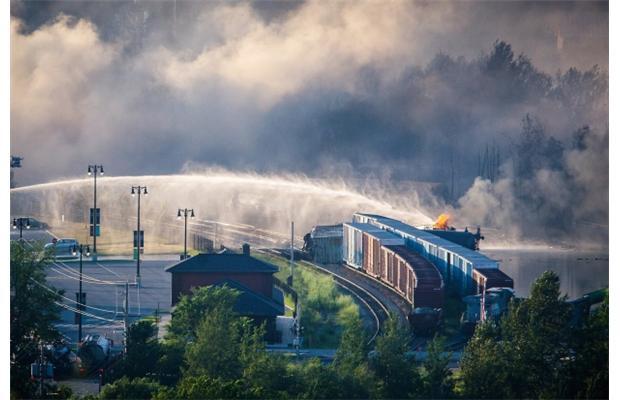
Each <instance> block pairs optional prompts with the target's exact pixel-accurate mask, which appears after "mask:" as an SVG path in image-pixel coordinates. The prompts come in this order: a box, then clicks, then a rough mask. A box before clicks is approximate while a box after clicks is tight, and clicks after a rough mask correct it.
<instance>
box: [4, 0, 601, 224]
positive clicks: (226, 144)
mask: <svg viewBox="0 0 620 400" xmlns="http://www.w3.org/2000/svg"><path fill="white" fill-rule="evenodd" d="M277 4H280V3H277ZM12 15H13V18H12V22H11V29H12V35H11V41H12V43H11V70H12V78H11V88H12V96H11V127H12V133H11V151H12V152H13V153H15V154H20V155H22V156H24V157H25V158H26V159H25V161H24V165H25V167H24V168H23V169H22V170H20V171H18V174H17V180H18V182H19V183H20V184H27V183H34V182H42V181H47V180H49V179H54V178H60V177H66V176H75V175H76V174H79V173H80V172H81V170H82V169H83V168H84V166H85V165H87V163H89V162H91V163H92V162H95V161H96V162H101V163H105V164H106V165H107V166H109V167H108V170H109V172H110V173H113V174H115V175H124V174H143V173H147V174H155V173H170V172H176V171H179V170H180V169H181V168H182V166H183V165H185V164H186V163H187V162H194V163H201V164H206V165H218V166H223V167H226V168H229V169H233V170H253V171H258V172H280V171H287V172H294V173H303V174H307V175H311V176H322V177H339V178H346V179H347V180H349V181H358V180H362V181H364V182H365V184H367V182H368V179H367V178H368V177H369V176H370V177H371V178H373V179H374V180H376V181H380V182H391V185H395V186H394V187H402V185H403V184H404V182H409V181H412V180H415V181H430V182H434V184H433V185H432V186H433V187H435V189H436V193H439V194H441V195H440V196H439V197H436V198H432V199H430V198H429V197H428V196H424V198H425V199H426V200H427V208H429V209H431V210H432V211H440V210H442V209H446V208H448V207H450V205H452V206H454V207H455V208H456V211H455V214H456V216H457V219H456V222H458V223H461V224H484V225H491V226H495V227H498V228H502V229H504V230H506V231H514V232H515V234H522V233H524V231H525V228H526V226H524V224H522V223H519V222H518V221H521V219H520V218H519V215H521V213H526V215H530V212H531V211H532V210H531V208H529V207H528V206H527V203H528V199H526V198H525V197H524V196H523V194H522V193H521V192H519V191H532V192H535V193H536V196H537V199H539V201H540V202H541V204H543V206H546V207H548V208H547V209H545V208H544V207H542V206H541V207H539V208H538V209H537V210H538V211H536V212H537V213H540V212H543V211H542V210H546V211H545V212H550V213H555V212H556V211H558V210H564V211H566V210H567V209H568V210H571V212H570V213H569V214H570V223H569V224H568V225H566V224H565V223H563V222H559V221H555V220H554V221H546V222H545V223H548V224H550V225H551V226H553V227H554V230H553V231H554V232H556V231H557V232H560V233H563V234H565V233H566V232H569V231H570V230H571V229H572V228H574V227H575V226H577V225H575V223H576V221H589V222H592V223H595V224H603V225H605V224H606V215H607V214H606V210H607V203H606V200H605V201H601V198H602V196H596V195H593V194H590V192H589V191H588V190H585V188H587V187H592V188H596V190H597V191H598V192H599V193H602V192H605V191H606V189H607V186H608V175H607V173H606V168H607V158H606V157H605V156H604V155H605V154H606V153H605V152H606V151H607V147H606V146H607V139H606V138H607V134H606V132H607V126H606V124H607V115H608V103H607V96H608V94H607V93H608V92H607V72H606V69H607V53H608V50H607V49H608V45H607V42H608V38H607V33H606V32H607V26H608V17H607V5H606V4H599V3H584V2H577V3H558V2H550V3H520V2H509V3H505V2H502V3H488V2H481V3H469V2H463V3H447V2H446V3H444V2H441V3H437V2H434V3H425V2H411V3H409V2H394V3H379V2H305V3H287V4H285V5H282V6H274V5H273V4H271V3H264V2H258V3H216V2H178V3H177V4H176V8H174V7H173V3H172V2H169V3H166V2H122V3H121V2H118V3H116V2H115V3H109V2H73V1H72V2H59V3H34V2H23V3H22V2H13V3H12ZM515 21H519V23H515ZM497 39H500V40H505V41H506V42H507V43H510V45H508V44H506V43H504V42H496V40H497ZM521 53H523V54H524V56H519V54H521ZM595 65H598V68H595V67H594V66H595ZM570 67H576V69H570ZM526 115H531V116H532V118H533V119H535V120H536V121H538V123H539V124H540V126H541V127H542V128H541V129H542V131H543V133H544V136H545V138H548V137H553V138H555V140H557V142H558V143H560V144H561V146H562V151H561V154H560V155H557V154H556V156H554V157H551V158H553V159H555V160H556V161H557V162H556V165H553V166H548V165H537V164H535V165H533V169H532V171H531V174H532V176H522V173H521V172H520V171H518V170H513V169H511V168H512V165H513V164H514V160H517V159H518V157H517V154H514V153H512V152H511V151H510V150H511V149H514V148H515V143H519V142H520V139H521V136H522V131H523V122H522V121H523V119H524V118H525V116H526ZM583 126H588V127H589V131H588V134H586V135H585V136H584V139H583V142H584V144H582V145H580V147H579V146H578V147H572V144H571V143H572V142H573V135H574V132H576V131H577V130H578V129H580V128H582V127H583ZM487 146H493V148H498V149H499V154H500V156H499V162H498V164H500V165H501V174H500V173H498V174H497V176H496V177H494V179H493V182H491V181H486V180H483V179H478V180H474V179H475V177H476V176H477V175H479V172H480V171H479V166H478V164H479V156H482V154H483V152H484V150H485V149H486V147H487ZM552 150H553V149H552V148H551V147H550V148H549V151H551V152H552V153H553V151H552ZM556 153H557V152H556ZM602 155H603V156H602ZM542 157H543V158H544V155H543V156H542ZM452 182H453V183H452ZM517 182H518V183H517ZM551 183H553V184H554V185H555V186H553V185H551ZM472 185H473V186H472ZM528 185H529V186H528ZM410 193H411V191H403V192H402V194H403V196H409V194H410ZM461 196H463V197H461ZM565 196H568V198H565ZM571 196H576V197H571ZM459 198H460V200H459ZM584 205H585V206H584ZM580 210H590V211H587V212H586V211H583V212H584V213H586V214H587V215H586V214H583V215H582V214H580V213H581V212H582V211H580ZM533 215H536V213H534V214H533ZM523 221H528V222H529V221H534V228H536V229H533V230H534V231H536V232H539V233H540V232H545V229H540V228H541V225H544V224H545V223H541V222H540V221H536V220H535V218H533V217H532V218H525V219H523ZM597 226H598V225H597ZM571 227H572V228H571ZM604 229H606V228H604Z"/></svg>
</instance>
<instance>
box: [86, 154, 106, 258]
mask: <svg viewBox="0 0 620 400" xmlns="http://www.w3.org/2000/svg"><path fill="white" fill-rule="evenodd" d="M97 172H99V173H100V174H101V176H103V165H97V164H94V165H90V164H89V165H88V176H91V175H92V176H93V178H94V183H95V184H94V192H93V211H92V219H93V221H92V223H91V226H92V230H93V233H92V234H93V261H97Z"/></svg>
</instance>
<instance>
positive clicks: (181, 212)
mask: <svg viewBox="0 0 620 400" xmlns="http://www.w3.org/2000/svg"><path fill="white" fill-rule="evenodd" d="M181 216H183V217H185V239H184V245H183V259H184V260H185V259H186V258H187V217H188V216H190V218H192V219H193V218H194V216H195V215H194V209H193V208H191V209H188V208H179V211H177V219H181Z"/></svg>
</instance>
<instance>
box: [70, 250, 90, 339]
mask: <svg viewBox="0 0 620 400" xmlns="http://www.w3.org/2000/svg"><path fill="white" fill-rule="evenodd" d="M78 251H79V252H80V287H79V292H78V307H77V308H78V311H79V312H78V314H77V319H78V344H79V343H82V314H81V312H82V311H83V310H84V295H83V293H82V254H83V253H84V252H86V257H88V256H90V247H89V246H88V245H86V246H84V245H83V244H80V245H77V246H73V251H72V253H73V255H74V256H75V255H76V254H77V252H78Z"/></svg>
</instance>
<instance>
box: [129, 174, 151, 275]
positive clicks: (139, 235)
mask: <svg viewBox="0 0 620 400" xmlns="http://www.w3.org/2000/svg"><path fill="white" fill-rule="evenodd" d="M143 193H144V195H145V196H148V194H149V192H148V190H147V188H146V186H132V187H131V195H132V196H134V197H135V196H136V194H137V195H138V230H137V232H136V235H135V236H134V237H135V238H136V239H135V240H136V243H135V244H136V248H137V249H138V251H137V255H136V285H138V286H140V247H141V246H140V245H141V244H142V242H143V241H144V237H143V235H142V233H141V232H140V195H142V194H143Z"/></svg>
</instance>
